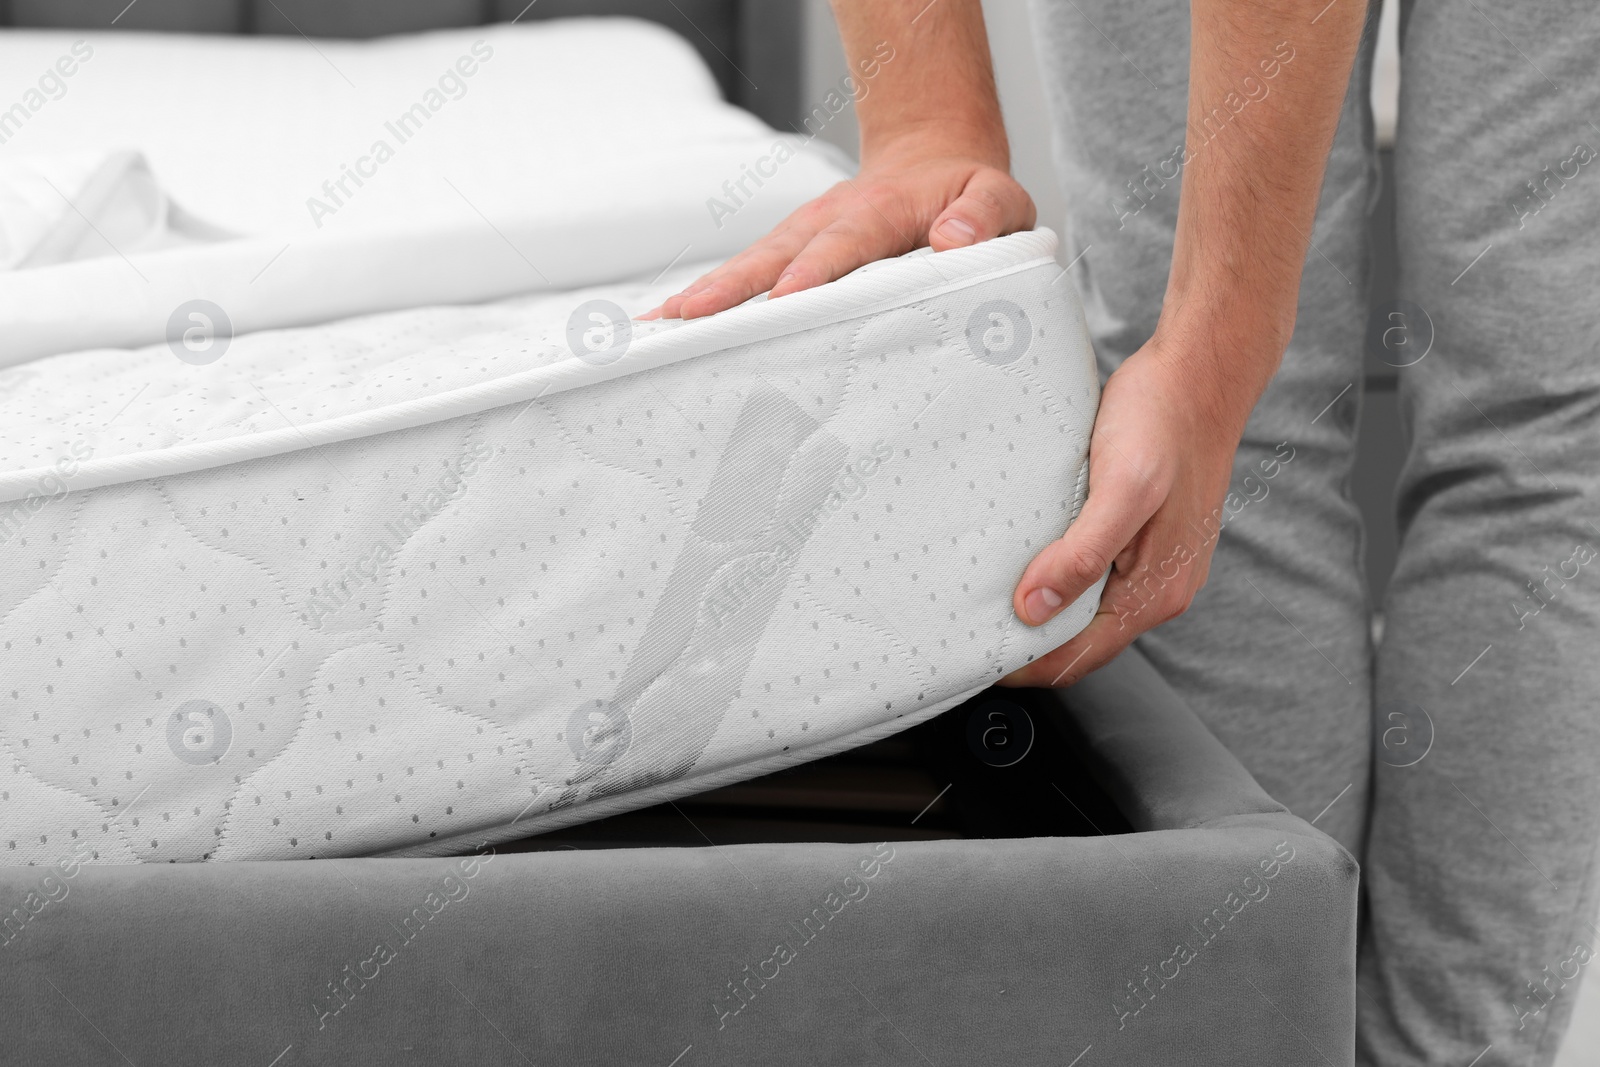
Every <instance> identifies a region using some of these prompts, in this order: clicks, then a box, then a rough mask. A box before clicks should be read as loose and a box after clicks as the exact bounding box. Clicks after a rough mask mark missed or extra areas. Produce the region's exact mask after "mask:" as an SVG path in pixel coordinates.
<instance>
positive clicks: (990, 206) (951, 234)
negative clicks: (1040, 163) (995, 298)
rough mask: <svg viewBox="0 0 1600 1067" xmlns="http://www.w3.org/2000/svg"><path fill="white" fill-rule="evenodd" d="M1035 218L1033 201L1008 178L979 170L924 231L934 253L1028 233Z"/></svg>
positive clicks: (1005, 174)
mask: <svg viewBox="0 0 1600 1067" xmlns="http://www.w3.org/2000/svg"><path fill="white" fill-rule="evenodd" d="M1035 218H1037V215H1036V213H1035V211H1034V208H1033V198H1032V197H1030V196H1029V195H1028V193H1027V191H1026V190H1025V189H1023V188H1022V186H1020V185H1018V184H1017V183H1016V181H1014V180H1013V179H1012V177H1011V175H1009V174H1007V173H1006V172H1005V171H1002V170H995V169H994V168H993V167H981V168H979V169H978V171H977V172H976V173H974V174H973V175H972V177H970V178H968V179H967V184H966V186H965V187H964V188H963V189H962V190H961V195H960V196H958V197H957V198H956V199H955V200H954V201H952V202H951V204H950V206H949V207H947V208H945V209H944V210H943V211H942V212H940V213H939V217H938V218H936V219H934V220H933V225H932V226H930V227H929V228H928V244H929V246H930V247H932V248H933V250H934V251H935V252H943V251H945V250H947V249H951V248H964V247H966V246H967V245H972V244H977V243H978V242H979V241H987V240H989V239H991V238H994V237H1000V236H1003V235H1005V234H1008V233H1016V232H1017V231H1018V230H1031V229H1032V228H1033V223H1034V220H1035Z"/></svg>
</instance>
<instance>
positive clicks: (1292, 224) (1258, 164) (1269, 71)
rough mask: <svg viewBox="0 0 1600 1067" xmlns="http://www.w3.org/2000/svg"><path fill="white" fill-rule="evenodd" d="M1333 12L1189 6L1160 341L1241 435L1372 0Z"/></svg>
mask: <svg viewBox="0 0 1600 1067" xmlns="http://www.w3.org/2000/svg"><path fill="white" fill-rule="evenodd" d="M1326 3H1327V0H1194V2H1193V4H1192V5H1191V22H1192V31H1191V58H1190V70H1189V112H1188V129H1187V131H1186V144H1185V157H1184V158H1185V163H1184V170H1183V183H1182V194H1181V197H1180V200H1179V206H1178V228H1177V234H1176V239H1175V243H1174V247H1173V257H1172V272H1171V275H1170V277H1169V280H1168V286H1167V298H1166V302H1165V304H1164V305H1163V308H1162V314H1161V322H1160V326H1159V327H1158V329H1157V336H1158V338H1160V339H1161V340H1162V341H1163V344H1162V345H1161V346H1160V347H1161V348H1162V350H1164V351H1167V352H1170V353H1172V354H1173V355H1172V358H1173V359H1174V361H1175V362H1176V363H1177V364H1178V365H1179V368H1180V369H1181V370H1182V371H1183V372H1184V373H1185V374H1186V375H1188V376H1189V378H1190V380H1191V381H1193V383H1194V384H1195V386H1196V388H1197V390H1198V395H1200V396H1202V397H1203V398H1204V400H1205V402H1208V403H1212V404H1214V405H1215V406H1216V415H1217V418H1218V419H1219V420H1222V421H1224V422H1226V423H1228V424H1229V428H1230V429H1234V430H1238V431H1240V432H1242V430H1243V425H1244V420H1245V418H1246V417H1248V414H1249V410H1250V408H1251V407H1253V406H1254V403H1255V400H1256V399H1257V398H1258V397H1259V396H1260V393H1261V391H1262V390H1263V389H1265V387H1266V384H1267V382H1268V381H1269V380H1270V379H1271V376H1272V374H1273V372H1274V371H1275V370H1276V368H1277V365H1278V362H1279V360H1280V359H1281V358H1282V354H1283V350H1284V348H1285V347H1287V345H1288V342H1289V337H1290V334H1291V333H1292V332H1293V329H1294V320H1295V310H1296V305H1297V303H1298V297H1299V289H1300V274H1301V269H1302V267H1303V266H1304V264H1305V259H1306V255H1307V252H1308V246H1309V242H1310V237H1311V230H1312V224H1313V222H1314V220H1315V216H1316V209H1317V201H1318V197H1319V194H1320V192H1321V188H1322V178H1323V172H1324V170H1325V168H1326V164H1327V156H1328V151H1329V148H1330V146H1331V144H1332V142H1333V135H1334V130H1335V129H1336V127H1337V126H1338V122H1339V113H1340V109H1341V105H1342V103H1343V101H1344V97H1345V89H1346V86H1347V85H1348V83H1349V78H1350V67H1351V63H1352V62H1353V60H1354V57H1355V54H1356V50H1357V47H1358V45H1359V41H1360V36H1361V27H1362V22H1363V20H1364V17H1365V3H1364V0H1335V2H1334V3H1333V4H1332V5H1331V6H1328V7H1326V8H1325V9H1324V6H1323V5H1324V4H1326ZM1319 12H1320V15H1319ZM1313 19H1315V22H1313V21H1312V20H1313Z"/></svg>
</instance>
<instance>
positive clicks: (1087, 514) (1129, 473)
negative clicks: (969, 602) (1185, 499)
mask: <svg viewBox="0 0 1600 1067" xmlns="http://www.w3.org/2000/svg"><path fill="white" fill-rule="evenodd" d="M1102 454H1103V453H1102ZM1165 498H1166V489H1165V488H1164V487H1163V486H1162V485H1160V484H1158V483H1156V482H1154V481H1152V480H1151V479H1150V478H1149V477H1148V476H1147V475H1146V474H1144V472H1142V471H1141V470H1139V469H1137V468H1136V467H1134V466H1133V464H1132V463H1131V462H1129V461H1127V460H1125V459H1123V458H1122V457H1121V456H1120V455H1113V457H1112V458H1111V459H1109V460H1104V461H1102V462H1100V463H1096V464H1094V466H1093V467H1092V468H1091V471H1090V477H1089V498H1088V499H1087V500H1086V501H1085V502H1084V506H1083V512H1082V513H1081V514H1080V515H1079V516H1078V520H1077V521H1076V522H1074V523H1073V524H1072V525H1071V526H1070V527H1068V528H1067V532H1066V533H1065V534H1063V535H1062V536H1061V538H1060V540H1057V541H1052V542H1051V543H1050V544H1049V545H1047V546H1045V548H1044V550H1043V551H1041V552H1040V553H1039V554H1038V555H1037V556H1035V557H1034V558H1033V562H1031V563H1029V564H1028V567H1027V569H1026V570H1025V571H1023V572H1022V580H1021V581H1019V582H1018V583H1017V588H1016V592H1015V593H1013V594H1012V608H1013V609H1014V610H1015V611H1016V613H1017V617H1018V618H1019V619H1021V620H1022V621H1023V622H1025V623H1027V624H1028V625H1030V626H1039V625H1042V624H1043V623H1046V622H1049V621H1050V620H1051V619H1053V618H1055V616H1056V614H1057V613H1058V612H1059V611H1060V610H1061V609H1062V608H1064V607H1066V606H1067V605H1068V604H1070V603H1072V602H1073V601H1074V600H1076V599H1077V598H1078V597H1080V596H1082V595H1083V594H1084V592H1085V591H1086V590H1088V588H1089V587H1090V586H1092V585H1094V583H1096V582H1098V581H1099V580H1100V576H1101V575H1103V574H1105V573H1106V571H1107V570H1109V569H1110V567H1111V564H1112V562H1113V561H1114V560H1115V559H1116V558H1117V557H1118V556H1119V555H1121V554H1122V552H1123V550H1124V549H1125V548H1126V547H1127V546H1128V545H1129V544H1130V543H1131V542H1132V541H1133V539H1134V537H1135V535H1137V534H1138V532H1139V530H1140V529H1141V528H1142V527H1143V526H1144V524H1145V523H1146V521H1148V520H1149V518H1150V516H1152V515H1154V514H1155V512H1156V509H1157V508H1158V507H1160V505H1161V502H1162V501H1163V500H1164V499H1165Z"/></svg>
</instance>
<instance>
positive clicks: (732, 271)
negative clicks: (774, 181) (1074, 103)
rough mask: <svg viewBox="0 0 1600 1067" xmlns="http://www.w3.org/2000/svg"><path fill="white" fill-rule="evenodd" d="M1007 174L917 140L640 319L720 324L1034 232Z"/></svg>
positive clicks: (957, 146)
mask: <svg viewBox="0 0 1600 1067" xmlns="http://www.w3.org/2000/svg"><path fill="white" fill-rule="evenodd" d="M985 140H987V141H992V140H993V138H992V136H991V137H988V138H985ZM1001 143H1002V145H1003V143H1004V138H1003V135H1002V139H1001ZM1005 166H1006V161H1005V153H1004V151H1003V150H1002V151H1000V152H999V153H998V155H997V154H996V153H995V152H993V151H986V150H984V149H983V148H982V147H981V144H974V143H973V142H972V141H970V140H968V141H962V142H957V143H952V144H950V145H948V146H944V145H940V144H939V143H937V142H935V141H934V139H933V138H932V137H922V136H917V135H912V136H909V137H907V138H906V140H905V141H903V142H901V143H900V144H899V145H896V146H891V147H889V148H886V149H883V150H880V151H879V152H877V153H874V155H873V156H872V157H871V160H870V162H869V163H868V164H867V165H866V166H864V167H863V169H862V171H861V173H860V174H859V175H857V176H856V177H855V178H854V179H852V180H848V181H843V182H840V183H839V184H838V185H836V186H834V187H833V188H832V189H830V190H828V192H827V193H825V194H823V195H822V196H820V197H818V198H817V199H815V200H813V201H811V202H810V203H809V204H805V205H803V206H802V207H800V208H799V209H798V210H796V211H795V213H794V214H792V215H790V216H789V217H788V218H787V219H785V220H784V221H783V222H782V223H781V224H780V225H779V226H778V228H777V229H775V230H773V231H772V232H771V233H770V234H768V235H767V236H766V237H764V238H762V239H761V240H760V241H758V242H756V243H755V244H754V245H752V246H751V247H750V248H748V249H746V250H745V251H744V252H742V253H740V254H739V255H738V256H735V257H734V258H733V259H731V260H729V261H728V262H727V263H724V264H723V265H722V266H720V267H718V268H717V269H716V270H714V271H712V272H711V273H710V274H707V275H705V276H704V277H702V278H700V279H698V280H697V281H695V282H694V283H693V284H692V285H690V286H689V287H688V288H687V289H685V290H684V291H683V292H681V293H679V294H678V295H676V296H674V297H671V298H669V299H668V300H667V301H666V302H665V303H664V304H662V305H661V306H660V307H658V308H655V309H653V310H651V311H649V312H646V313H645V314H644V315H641V316H640V318H642V319H653V318H662V317H665V318H669V319H675V318H685V319H694V318H699V317H700V316H702V315H714V314H716V313H717V312H719V311H726V310H727V309H728V308H731V307H734V306H736V305H738V304H742V303H744V302H745V301H746V300H749V299H750V298H751V297H752V296H755V295H756V294H758V293H764V292H767V291H769V290H770V291H771V295H772V296H773V297H774V298H776V297H780V296H787V295H788V294H789V293H796V292H799V291H800V290H802V289H810V288H811V287H812V286H816V285H822V284H823V283H825V282H831V281H834V280H835V279H837V278H842V277H844V276H845V275H846V274H849V273H850V272H851V271H853V270H855V269H856V268H857V267H861V266H864V265H866V264H868V263H872V262H875V261H877V260H880V259H886V258H888V257H889V256H898V255H902V254H904V253H906V252H910V251H911V250H912V249H915V248H920V247H922V246H923V245H929V246H931V247H932V248H933V250H934V251H936V252H943V251H945V250H946V249H950V248H961V247H962V246H964V245H970V244H976V243H977V242H979V241H987V240H988V239H990V238H991V237H1000V236H1002V235H1004V234H1008V233H1014V232H1016V231H1017V230H1026V229H1031V228H1032V227H1033V223H1034V209H1033V201H1032V199H1030V198H1029V196H1028V194H1027V193H1026V192H1025V191H1024V190H1023V188H1022V186H1020V185H1018V184H1017V183H1016V182H1015V181H1013V180H1012V179H1011V175H1009V174H1007V173H1006V170H1005Z"/></svg>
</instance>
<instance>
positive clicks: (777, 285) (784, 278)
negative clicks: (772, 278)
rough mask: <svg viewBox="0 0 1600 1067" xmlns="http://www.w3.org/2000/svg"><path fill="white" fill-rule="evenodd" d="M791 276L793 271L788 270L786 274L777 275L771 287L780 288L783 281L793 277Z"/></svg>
mask: <svg viewBox="0 0 1600 1067" xmlns="http://www.w3.org/2000/svg"><path fill="white" fill-rule="evenodd" d="M793 277H794V272H793V271H790V272H788V273H786V274H782V275H779V276H778V280H777V282H776V283H775V284H774V285H773V287H772V288H774V289H782V288H783V283H784V282H786V281H788V280H789V279H790V278H793Z"/></svg>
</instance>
